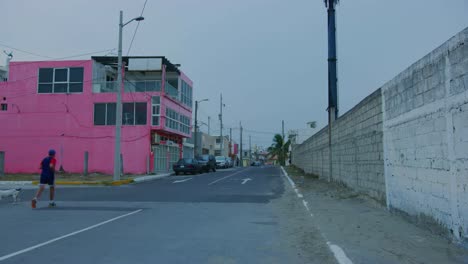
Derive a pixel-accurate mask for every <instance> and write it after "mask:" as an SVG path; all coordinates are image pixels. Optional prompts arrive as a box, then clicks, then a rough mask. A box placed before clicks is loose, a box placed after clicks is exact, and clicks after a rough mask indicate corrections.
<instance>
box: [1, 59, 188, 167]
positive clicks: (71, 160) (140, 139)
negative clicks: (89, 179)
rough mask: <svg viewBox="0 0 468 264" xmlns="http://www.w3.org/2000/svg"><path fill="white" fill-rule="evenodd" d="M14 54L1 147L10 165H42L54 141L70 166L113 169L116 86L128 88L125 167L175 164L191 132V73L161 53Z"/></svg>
mask: <svg viewBox="0 0 468 264" xmlns="http://www.w3.org/2000/svg"><path fill="white" fill-rule="evenodd" d="M123 62H124V65H125V68H124V71H123V83H122V84H119V83H117V82H116V79H117V57H115V56H110V57H108V56H105V57H92V58H91V59H90V60H72V61H22V62H11V63H10V67H9V71H10V73H9V79H8V80H7V81H4V82H0V104H1V109H0V110H1V111H0V124H1V126H0V152H4V156H5V171H6V172H7V173H20V172H23V173H37V164H38V162H39V161H40V160H41V159H42V158H43V157H44V155H46V154H47V151H48V150H49V149H51V148H53V149H55V150H56V151H57V160H58V165H59V166H60V167H61V168H63V169H64V170H65V171H67V172H74V173H80V172H82V171H83V163H84V157H85V153H86V154H87V156H88V157H89V159H88V161H89V162H88V170H89V171H90V172H101V173H107V174H110V173H112V172H113V165H114V145H115V143H114V142H115V136H114V135H115V134H114V133H115V123H116V91H117V90H118V88H119V87H122V86H123V93H122V102H123V109H122V137H121V142H122V151H121V152H122V157H123V169H124V172H125V173H133V174H141V173H146V172H147V168H149V169H150V171H153V172H158V171H161V172H162V171H169V170H171V166H172V164H173V163H175V162H176V161H177V160H178V159H179V158H181V157H182V155H183V153H184V143H183V139H185V138H190V137H191V116H192V94H193V92H192V87H193V83H192V81H191V80H190V79H189V78H188V77H187V76H186V75H185V74H184V73H183V72H182V71H180V70H179V69H178V68H177V66H176V65H174V64H172V63H171V62H170V61H169V60H168V59H166V58H165V57H161V56H150V57H134V56H132V57H123Z"/></svg>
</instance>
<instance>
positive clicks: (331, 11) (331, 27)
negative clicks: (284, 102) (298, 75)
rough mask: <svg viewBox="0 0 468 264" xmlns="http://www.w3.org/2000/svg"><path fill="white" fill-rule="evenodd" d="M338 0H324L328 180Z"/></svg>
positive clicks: (334, 103)
mask: <svg viewBox="0 0 468 264" xmlns="http://www.w3.org/2000/svg"><path fill="white" fill-rule="evenodd" d="M337 2H338V0H325V5H326V6H327V9H328V11H327V12H328V161H329V174H328V181H331V177H332V174H333V161H332V159H333V152H332V124H333V122H334V121H335V119H336V118H338V85H337V83H338V81H337V74H336V62H337V57H336V18H335V5H336V3H337Z"/></svg>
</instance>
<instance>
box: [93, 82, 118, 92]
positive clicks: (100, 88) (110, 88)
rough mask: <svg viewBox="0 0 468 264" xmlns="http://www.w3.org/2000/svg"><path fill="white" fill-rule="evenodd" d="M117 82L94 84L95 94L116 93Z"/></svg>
mask: <svg viewBox="0 0 468 264" xmlns="http://www.w3.org/2000/svg"><path fill="white" fill-rule="evenodd" d="M117 87H118V86H117V82H93V93H115V92H116V91H117Z"/></svg>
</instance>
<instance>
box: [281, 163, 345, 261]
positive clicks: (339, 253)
mask: <svg viewBox="0 0 468 264" xmlns="http://www.w3.org/2000/svg"><path fill="white" fill-rule="evenodd" d="M281 170H282V171H283V175H284V176H285V177H286V179H288V181H289V183H290V184H291V187H292V188H293V189H294V191H295V192H296V194H297V197H299V198H302V197H304V196H303V195H302V194H301V193H300V192H299V190H298V189H297V188H296V185H295V184H294V182H293V180H292V179H291V178H290V177H289V175H288V173H287V172H286V170H284V168H283V166H281ZM302 204H303V205H304V207H305V208H306V209H307V211H308V212H309V213H310V216H311V217H314V214H312V212H311V211H310V209H309V205H308V203H307V201H306V200H304V199H302ZM318 229H319V230H320V227H318ZM320 233H321V234H322V237H323V238H324V239H325V240H328V239H327V238H326V237H325V234H323V233H322V231H320ZM327 245H328V247H329V248H330V250H331V251H332V252H333V255H334V256H335V259H336V260H337V261H338V263H339V264H353V262H352V261H351V260H350V259H349V258H348V257H347V256H346V253H345V252H344V251H343V249H341V248H340V247H339V246H337V245H335V244H332V243H330V242H328V241H327Z"/></svg>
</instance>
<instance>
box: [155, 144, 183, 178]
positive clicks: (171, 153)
mask: <svg viewBox="0 0 468 264" xmlns="http://www.w3.org/2000/svg"><path fill="white" fill-rule="evenodd" d="M153 153H154V161H153V162H154V173H158V172H169V171H171V170H172V165H173V164H174V163H176V162H177V161H178V160H179V153H180V151H179V147H178V146H166V145H156V146H153Z"/></svg>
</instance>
